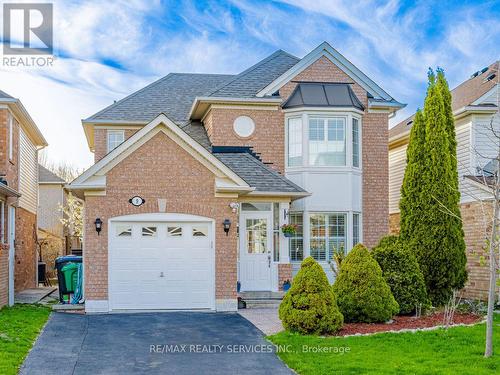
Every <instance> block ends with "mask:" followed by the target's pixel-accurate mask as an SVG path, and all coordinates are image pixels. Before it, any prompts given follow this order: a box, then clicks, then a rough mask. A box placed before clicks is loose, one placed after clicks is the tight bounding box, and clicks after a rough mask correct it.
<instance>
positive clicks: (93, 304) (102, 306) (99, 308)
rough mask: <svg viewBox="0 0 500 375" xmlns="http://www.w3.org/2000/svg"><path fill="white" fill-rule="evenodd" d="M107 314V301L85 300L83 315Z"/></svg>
mask: <svg viewBox="0 0 500 375" xmlns="http://www.w3.org/2000/svg"><path fill="white" fill-rule="evenodd" d="M107 312H109V302H108V300H107V299H106V300H86V301H85V313H86V314H98V313H107Z"/></svg>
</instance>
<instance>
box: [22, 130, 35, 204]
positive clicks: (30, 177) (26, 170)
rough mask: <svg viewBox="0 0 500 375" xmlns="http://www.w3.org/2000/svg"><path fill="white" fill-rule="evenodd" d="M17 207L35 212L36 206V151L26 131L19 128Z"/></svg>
mask: <svg viewBox="0 0 500 375" xmlns="http://www.w3.org/2000/svg"><path fill="white" fill-rule="evenodd" d="M19 135H20V145H19V148H20V155H19V192H20V193H21V197H20V198H19V207H22V208H24V209H26V210H28V211H30V212H33V213H34V214H36V210H37V206H38V151H37V149H36V147H35V146H34V145H33V143H32V142H31V141H30V139H29V137H28V136H27V135H26V133H25V132H24V131H23V130H22V129H20V132H19Z"/></svg>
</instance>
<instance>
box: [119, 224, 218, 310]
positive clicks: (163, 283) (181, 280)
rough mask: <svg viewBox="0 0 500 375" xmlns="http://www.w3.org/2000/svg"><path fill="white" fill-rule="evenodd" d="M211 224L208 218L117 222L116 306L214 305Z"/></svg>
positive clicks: (203, 307) (190, 307) (133, 307)
mask: <svg viewBox="0 0 500 375" xmlns="http://www.w3.org/2000/svg"><path fill="white" fill-rule="evenodd" d="M211 226H212V224H211V223H209V222H199V223H198V222H196V223H180V222H179V223H176V222H161V223H158V222H150V223H146V222H115V223H113V222H112V224H111V227H110V239H109V251H110V254H109V262H110V263H109V278H110V282H109V292H110V296H109V302H110V308H111V310H123V309H141V310H142V309H144V310H152V309H213V308H214V298H215V293H214V279H215V275H214V251H213V249H212V245H211V244H212V239H211V235H212V234H211V233H212V231H211V229H212V228H211Z"/></svg>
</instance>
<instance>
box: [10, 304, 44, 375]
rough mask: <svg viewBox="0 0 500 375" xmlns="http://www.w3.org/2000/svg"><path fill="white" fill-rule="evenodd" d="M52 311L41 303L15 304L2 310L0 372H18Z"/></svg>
mask: <svg viewBox="0 0 500 375" xmlns="http://www.w3.org/2000/svg"><path fill="white" fill-rule="evenodd" d="M50 311H51V310H50V308H48V307H46V306H41V305H14V306H13V307H4V308H3V309H1V310H0V374H2V375H10V374H13V375H14V374H17V372H18V369H19V366H21V364H22V363H23V360H24V358H25V357H26V355H27V354H28V351H29V350H30V349H31V347H32V345H33V342H34V341H35V339H36V338H37V336H38V334H39V333H40V330H41V329H42V327H43V326H44V324H45V322H46V321H47V319H48V317H49V315H50Z"/></svg>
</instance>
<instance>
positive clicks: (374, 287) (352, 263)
mask: <svg viewBox="0 0 500 375" xmlns="http://www.w3.org/2000/svg"><path fill="white" fill-rule="evenodd" d="M332 288H333V292H334V293H335V296H336V297H337V304H338V306H339V309H340V311H341V312H342V314H343V315H344V319H345V321H346V322H366V323H372V322H385V321H387V320H389V319H390V318H391V317H392V316H393V315H394V314H397V313H398V311H399V306H398V303H397V302H396V300H395V299H394V296H393V295H392V293H391V288H389V285H387V283H386V281H385V280H384V278H383V276H382V270H381V269H380V266H379V265H378V263H377V262H376V261H375V259H373V258H372V256H371V255H370V252H369V251H368V250H367V249H366V247H364V246H363V245H361V244H357V245H356V246H354V248H353V249H352V250H351V251H350V252H349V254H348V255H347V257H346V259H345V260H344V261H343V262H342V268H341V269H340V273H339V276H338V277H337V279H336V280H335V284H333V287H332Z"/></svg>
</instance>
